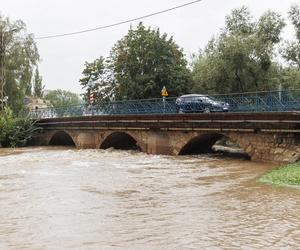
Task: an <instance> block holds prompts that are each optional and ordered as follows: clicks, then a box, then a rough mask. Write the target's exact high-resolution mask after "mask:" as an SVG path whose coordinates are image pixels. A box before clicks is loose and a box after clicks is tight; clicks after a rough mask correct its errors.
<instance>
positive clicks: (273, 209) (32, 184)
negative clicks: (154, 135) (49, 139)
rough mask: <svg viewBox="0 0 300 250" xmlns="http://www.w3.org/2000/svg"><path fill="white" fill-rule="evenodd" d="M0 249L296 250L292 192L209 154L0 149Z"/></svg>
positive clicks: (298, 199)
mask: <svg viewBox="0 0 300 250" xmlns="http://www.w3.org/2000/svg"><path fill="white" fill-rule="evenodd" d="M0 152H1V153H0V206H1V211H0V249H4V250H5V249H22V250H23V249H30V250H32V249H33V250H37V249H82V250H86V249H143V250H144V249H299V248H300V213H299V211H300V190H298V189H293V188H286V187H272V186H270V185H265V184H261V183H258V182H257V178H258V177H259V176H260V175H262V174H263V173H264V172H266V171H268V170H269V169H271V168H274V166H272V165H270V164H263V163H254V162H250V161H247V160H243V159H234V158H224V157H219V156H213V155H202V156H198V157H195V156H194V157H193V156H180V157H171V156H154V155H146V154H144V153H140V152H135V151H117V150H110V149H108V150H106V151H104V150H75V149H70V148H58V147H53V148H49V147H48V148H47V147H46V148H27V149H18V150H3V149H2V150H0Z"/></svg>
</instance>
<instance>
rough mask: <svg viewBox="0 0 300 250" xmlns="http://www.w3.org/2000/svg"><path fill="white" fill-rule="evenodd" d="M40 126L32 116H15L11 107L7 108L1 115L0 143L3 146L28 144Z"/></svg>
mask: <svg viewBox="0 0 300 250" xmlns="http://www.w3.org/2000/svg"><path fill="white" fill-rule="evenodd" d="M39 130H40V128H38V127H36V126H35V122H34V121H32V120H31V119H30V117H29V116H28V115H27V116H24V117H21V118H15V117H14V116H13V113H12V111H11V110H10V109H8V108H6V109H5V111H4V113H3V115H2V116H1V117H0V145H1V146H3V147H22V146H26V145H27V144H28V143H29V142H30V141H31V140H32V138H33V137H34V136H35V135H36V134H37V133H38V131H39Z"/></svg>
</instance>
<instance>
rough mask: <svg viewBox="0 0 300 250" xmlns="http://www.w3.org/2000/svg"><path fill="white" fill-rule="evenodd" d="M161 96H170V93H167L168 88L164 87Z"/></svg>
mask: <svg viewBox="0 0 300 250" xmlns="http://www.w3.org/2000/svg"><path fill="white" fill-rule="evenodd" d="M161 95H162V96H168V95H169V94H168V91H167V88H166V87H165V86H164V87H163V88H162V90H161Z"/></svg>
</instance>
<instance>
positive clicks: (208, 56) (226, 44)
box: [192, 7, 285, 93]
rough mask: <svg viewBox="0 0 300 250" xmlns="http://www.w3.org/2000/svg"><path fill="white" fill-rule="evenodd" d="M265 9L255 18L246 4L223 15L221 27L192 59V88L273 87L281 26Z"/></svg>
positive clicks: (242, 89)
mask: <svg viewBox="0 0 300 250" xmlns="http://www.w3.org/2000/svg"><path fill="white" fill-rule="evenodd" d="M284 25H285V24H284V21H283V19H282V18H281V16H280V15H279V14H277V13H275V12H272V11H268V12H266V13H265V14H263V15H262V16H261V17H260V18H259V20H257V21H253V18H252V16H251V14H250V12H249V10H248V9H247V8H246V7H242V8H240V9H235V10H233V11H232V13H231V15H229V16H227V17H226V24H225V28H224V29H223V31H222V33H221V34H220V35H219V36H217V37H216V38H214V39H212V40H211V41H209V43H208V44H207V46H206V48H205V49H204V50H203V51H200V53H199V55H198V56H197V57H196V59H195V60H194V63H193V72H192V74H193V80H194V82H195V86H194V91H195V92H208V93H230V92H245V91H258V90H270V89H274V88H275V86H277V85H278V82H279V79H278V77H279V66H278V65H277V64H276V63H275V61H274V55H275V48H276V45H277V44H278V43H279V42H280V40H281V37H280V34H281V31H282V29H283V27H284Z"/></svg>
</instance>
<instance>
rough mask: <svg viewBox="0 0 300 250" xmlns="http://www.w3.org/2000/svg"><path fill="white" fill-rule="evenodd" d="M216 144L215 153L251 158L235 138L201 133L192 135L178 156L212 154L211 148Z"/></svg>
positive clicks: (219, 134)
mask: <svg viewBox="0 0 300 250" xmlns="http://www.w3.org/2000/svg"><path fill="white" fill-rule="evenodd" d="M217 142H220V144H219V145H217V146H215V147H216V148H215V150H217V151H222V152H225V153H227V154H231V155H240V156H244V157H246V158H249V159H250V158H251V157H250V155H249V154H248V152H247V148H246V147H243V145H240V143H239V141H238V139H237V138H235V137H234V136H231V135H228V134H223V133H201V134H198V135H193V136H191V137H190V138H189V139H188V140H187V141H186V143H185V144H183V145H182V147H181V148H180V149H179V152H178V154H179V155H191V154H202V153H210V152H214V150H213V146H214V145H216V143H217ZM227 144H230V145H227ZM230 147H234V148H235V150H232V149H231V148H230Z"/></svg>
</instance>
